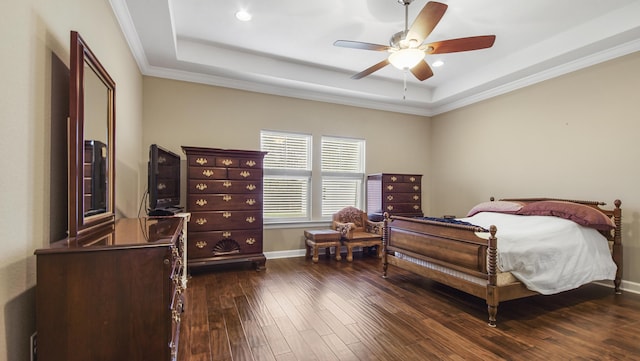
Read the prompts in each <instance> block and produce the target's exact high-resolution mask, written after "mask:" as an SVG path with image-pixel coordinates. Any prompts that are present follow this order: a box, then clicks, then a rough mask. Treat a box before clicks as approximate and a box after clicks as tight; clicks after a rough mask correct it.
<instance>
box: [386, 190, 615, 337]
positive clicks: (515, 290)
mask: <svg viewBox="0 0 640 361" xmlns="http://www.w3.org/2000/svg"><path fill="white" fill-rule="evenodd" d="M541 199H543V198H538V199H535V200H541ZM547 199H548V198H547ZM519 200H520V201H524V202H527V201H535V200H534V199H525V200H522V199H519ZM574 202H581V201H574ZM582 204H588V205H590V206H592V207H596V208H597V209H599V210H601V211H603V212H605V214H607V215H608V216H610V217H612V218H614V222H615V224H616V226H617V228H616V229H615V230H614V231H612V232H605V233H603V234H605V236H606V237H607V238H608V239H609V241H610V242H611V243H612V253H613V258H614V261H615V262H616V264H617V265H618V274H617V275H616V281H614V286H615V289H616V292H617V293H619V291H620V288H619V286H620V280H621V276H622V243H621V232H620V227H621V222H620V219H621V210H620V201H619V200H616V202H615V206H616V208H615V209H614V210H610V211H607V210H602V209H600V208H599V205H601V204H602V203H600V202H590V201H586V202H584V203H582ZM496 232H497V229H496V227H495V226H491V227H490V229H489V230H486V229H483V228H482V227H476V226H468V225H460V224H454V223H443V222H438V221H431V220H424V219H420V218H407V217H399V216H392V217H389V215H388V214H385V225H384V233H383V253H382V257H383V277H385V278H386V277H387V272H388V266H389V265H392V266H396V267H400V268H403V269H406V270H409V271H411V272H414V273H416V274H419V275H422V276H424V277H427V278H430V279H433V280H435V281H437V282H440V283H443V284H446V285H448V286H451V287H453V288H456V289H458V290H461V291H463V292H466V293H469V294H472V295H474V296H477V297H480V298H483V299H485V300H486V302H487V308H488V313H489V325H490V326H492V327H495V325H496V314H497V307H498V304H499V302H501V301H507V300H512V299H517V298H522V297H527V296H531V295H535V294H537V293H536V292H534V291H531V290H529V289H527V288H526V287H525V286H524V285H523V284H522V283H521V282H519V281H517V280H513V281H509V282H499V281H498V277H499V271H498V266H497V246H498V238H497V237H496Z"/></svg>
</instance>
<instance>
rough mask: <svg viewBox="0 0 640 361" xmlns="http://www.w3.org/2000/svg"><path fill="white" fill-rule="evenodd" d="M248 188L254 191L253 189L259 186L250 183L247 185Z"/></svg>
mask: <svg viewBox="0 0 640 361" xmlns="http://www.w3.org/2000/svg"><path fill="white" fill-rule="evenodd" d="M246 188H247V190H250V191H253V190H255V189H256V188H257V187H256V186H255V184H249V185H247V187H246Z"/></svg>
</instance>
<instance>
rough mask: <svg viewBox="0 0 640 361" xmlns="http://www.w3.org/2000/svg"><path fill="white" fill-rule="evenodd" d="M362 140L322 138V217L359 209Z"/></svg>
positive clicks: (362, 171) (361, 185) (362, 152)
mask: <svg viewBox="0 0 640 361" xmlns="http://www.w3.org/2000/svg"><path fill="white" fill-rule="evenodd" d="M364 145H365V143H364V140H361V139H351V138H338V137H322V147H321V149H322V154H321V158H322V216H323V217H329V216H331V215H332V214H333V213H335V212H337V211H338V210H340V209H342V208H344V207H347V206H353V207H357V208H362V197H363V195H362V193H363V189H362V188H363V183H364Z"/></svg>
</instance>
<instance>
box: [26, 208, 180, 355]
mask: <svg viewBox="0 0 640 361" xmlns="http://www.w3.org/2000/svg"><path fill="white" fill-rule="evenodd" d="M187 219H188V215H186V214H185V215H184V217H181V216H178V217H164V218H139V219H138V218H136V219H120V220H118V221H116V223H115V227H111V229H107V230H105V231H104V232H102V234H98V235H96V236H93V237H88V238H87V239H80V240H78V239H75V240H69V239H65V240H62V241H59V242H56V243H53V244H51V247H49V248H44V249H38V250H36V252H35V254H36V259H37V285H36V325H37V331H38V360H39V361H86V360H130V361H134V360H135V361H146V360H167V361H169V360H173V361H175V360H176V359H177V356H178V343H179V336H180V317H181V313H182V311H183V309H184V300H183V291H184V289H185V287H186V267H184V258H185V253H184V251H185V246H184V242H185V241H186V240H185V239H184V238H185V235H184V232H183V230H184V227H185V223H186V221H187Z"/></svg>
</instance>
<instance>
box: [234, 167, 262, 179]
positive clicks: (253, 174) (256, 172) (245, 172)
mask: <svg viewBox="0 0 640 361" xmlns="http://www.w3.org/2000/svg"><path fill="white" fill-rule="evenodd" d="M227 176H228V177H229V179H239V180H261V179H262V169H248V168H229V169H227Z"/></svg>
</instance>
